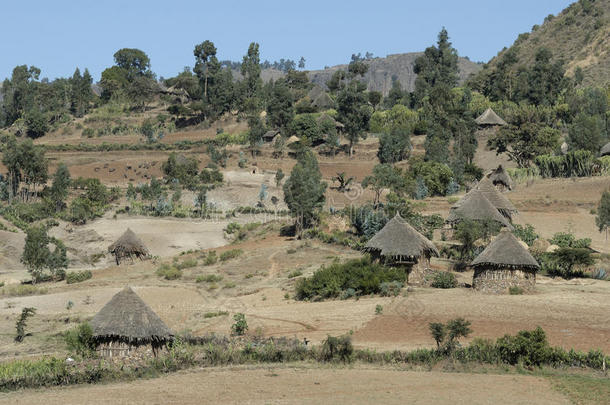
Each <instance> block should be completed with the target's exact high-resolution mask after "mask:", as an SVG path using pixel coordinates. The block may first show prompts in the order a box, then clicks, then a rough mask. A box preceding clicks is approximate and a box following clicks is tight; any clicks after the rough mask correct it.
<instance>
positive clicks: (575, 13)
mask: <svg viewBox="0 0 610 405" xmlns="http://www.w3.org/2000/svg"><path fill="white" fill-rule="evenodd" d="M541 47H545V48H548V49H550V50H551V51H552V53H553V59H554V60H563V61H564V62H565V67H566V75H568V76H573V75H574V72H575V70H576V68H577V67H580V68H581V69H582V72H583V73H584V80H583V83H582V84H583V85H597V86H600V85H604V84H606V83H609V82H610V0H580V1H578V2H576V3H573V4H571V5H570V6H569V7H567V8H566V9H564V10H563V11H562V12H561V13H559V15H558V16H552V15H549V16H548V17H547V18H545V20H544V23H543V24H542V25H540V26H534V27H532V31H531V32H530V33H524V34H521V35H519V37H518V38H517V40H516V41H515V42H514V44H513V45H512V46H511V48H509V49H514V50H515V51H516V54H517V57H518V60H519V62H518V63H517V64H516V66H515V69H518V67H519V66H528V65H531V64H532V63H533V62H534V58H535V54H536V51H537V50H538V49H539V48H541ZM506 52H507V49H504V50H502V51H500V53H498V55H497V56H496V57H494V58H493V59H492V60H491V61H489V63H488V64H487V67H486V69H485V71H490V70H491V71H493V70H494V69H495V68H496V65H497V64H498V62H499V60H500V59H501V57H502V55H504V54H505V53H506Z"/></svg>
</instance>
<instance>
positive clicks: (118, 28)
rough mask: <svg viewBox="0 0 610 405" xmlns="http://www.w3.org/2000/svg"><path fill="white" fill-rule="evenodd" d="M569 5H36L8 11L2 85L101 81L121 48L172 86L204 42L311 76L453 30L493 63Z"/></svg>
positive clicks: (2, 19) (424, 0)
mask: <svg viewBox="0 0 610 405" xmlns="http://www.w3.org/2000/svg"><path fill="white" fill-rule="evenodd" d="M571 2H572V1H570V0H485V1H484V0H462V1H450V0H445V1H440V0H417V1H412V0H405V1H390V0H376V1H359V0H355V1H335V2H333V1H330V0H326V1H319V0H310V1H298V2H296V1H289V0H285V1H276V0H273V1H264V0H261V1H257V2H254V1H241V0H233V1H214V2H210V1H193V0H191V1H189V0H185V1H181V0H174V1H171V2H169V1H164V2H160V1H152V0H149V1H141V0H120V1H117V0H106V1H99V0H98V1H92V0H80V1H77V0H73V1H67V0H46V1H40V0H31V1H17V0H11V1H3V2H2V3H0V80H1V79H3V78H5V77H8V76H10V74H11V71H12V69H13V67H15V66H16V65H22V64H27V65H35V66H37V67H39V68H41V69H42V74H41V77H49V78H51V79H53V78H55V77H61V76H64V77H65V76H70V75H71V74H72V73H73V72H74V69H75V67H77V66H78V67H80V68H81V70H83V69H84V68H85V67H87V68H89V70H90V71H91V73H92V75H93V77H94V80H98V79H99V76H100V74H101V72H102V71H103V70H104V69H105V68H106V67H109V66H111V65H112V64H113V58H112V55H113V54H114V52H115V51H116V50H118V49H120V48H125V47H129V48H139V49H142V50H143V51H145V52H146V53H147V54H148V55H149V56H150V59H151V65H152V70H153V71H154V72H156V73H157V75H159V76H164V77H170V76H173V75H175V74H177V73H178V72H179V71H181V70H182V69H183V67H184V66H192V65H193V59H194V58H193V48H194V46H195V45H196V44H197V43H200V42H202V41H204V40H206V39H209V40H211V41H213V42H214V43H215V44H216V47H217V48H218V57H219V59H231V60H241V57H242V56H243V55H244V53H245V52H246V50H247V48H248V44H249V43H250V42H252V41H256V42H258V43H259V44H260V50H261V60H264V59H269V60H270V61H273V60H279V59H280V58H290V59H294V60H298V59H299V58H300V57H301V56H304V57H305V59H306V60H307V63H306V67H307V68H308V69H321V68H323V67H324V66H325V65H328V66H332V65H336V64H339V63H345V62H347V61H349V59H350V56H351V54H352V53H358V52H362V54H364V53H365V52H367V51H369V52H372V53H373V54H374V55H375V56H385V55H387V54H392V53H403V52H414V51H422V50H423V49H425V48H426V47H427V46H430V45H431V44H433V43H434V42H435V40H436V36H437V34H438V32H439V31H440V29H441V28H442V27H443V26H445V27H446V28H447V30H448V32H449V35H450V38H451V41H452V42H453V45H454V47H455V48H456V49H457V50H458V52H459V54H460V55H461V56H468V57H469V58H470V59H471V60H473V61H488V60H489V59H490V58H491V57H493V56H494V55H495V54H496V53H497V52H498V51H499V50H501V49H502V48H503V47H504V46H510V44H512V42H513V41H514V40H515V38H516V37H517V35H518V34H519V33H522V32H527V31H529V30H530V29H531V27H532V26H533V25H534V24H541V23H542V21H543V20H544V17H546V16H547V15H548V14H555V15H557V13H559V12H560V11H561V10H562V9H564V8H565V7H566V6H568V5H569V4H570V3H571Z"/></svg>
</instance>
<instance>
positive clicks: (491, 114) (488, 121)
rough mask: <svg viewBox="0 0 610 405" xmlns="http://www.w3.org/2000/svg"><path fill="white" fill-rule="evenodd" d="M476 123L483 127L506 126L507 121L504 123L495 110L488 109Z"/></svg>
mask: <svg viewBox="0 0 610 405" xmlns="http://www.w3.org/2000/svg"><path fill="white" fill-rule="evenodd" d="M475 122H476V123H477V124H478V125H481V126H503V125H506V121H504V120H503V119H502V118H500V116H499V115H498V114H496V112H495V111H494V110H492V109H491V107H490V108H488V109H487V110H485V112H484V113H483V114H481V115H479V116H478V117H477V118H476V119H475Z"/></svg>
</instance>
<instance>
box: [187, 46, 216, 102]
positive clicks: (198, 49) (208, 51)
mask: <svg viewBox="0 0 610 405" xmlns="http://www.w3.org/2000/svg"><path fill="white" fill-rule="evenodd" d="M193 54H194V55H195V67H194V68H193V71H194V72H195V74H196V75H197V77H199V80H200V82H201V83H202V84H203V86H202V87H203V99H204V100H206V101H207V100H208V77H209V75H210V67H211V69H212V70H214V71H217V70H218V69H220V63H219V62H218V59H217V58H216V47H215V46H214V43H213V42H212V41H209V40H205V41H203V42H202V43H200V44H199V45H197V46H195V50H194V51H193Z"/></svg>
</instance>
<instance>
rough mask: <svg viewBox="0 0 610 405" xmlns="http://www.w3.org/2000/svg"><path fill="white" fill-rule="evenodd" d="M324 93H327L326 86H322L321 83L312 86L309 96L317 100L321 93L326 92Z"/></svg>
mask: <svg viewBox="0 0 610 405" xmlns="http://www.w3.org/2000/svg"><path fill="white" fill-rule="evenodd" d="M324 93H326V91H325V90H324V88H323V87H322V86H320V85H319V84H316V85H314V86H313V87H312V88H311V90H309V91H308V92H307V97H309V98H310V99H312V100H315V98H316V97H318V96H319V95H320V94H324Z"/></svg>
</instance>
